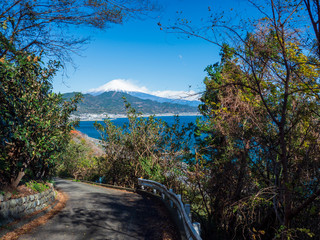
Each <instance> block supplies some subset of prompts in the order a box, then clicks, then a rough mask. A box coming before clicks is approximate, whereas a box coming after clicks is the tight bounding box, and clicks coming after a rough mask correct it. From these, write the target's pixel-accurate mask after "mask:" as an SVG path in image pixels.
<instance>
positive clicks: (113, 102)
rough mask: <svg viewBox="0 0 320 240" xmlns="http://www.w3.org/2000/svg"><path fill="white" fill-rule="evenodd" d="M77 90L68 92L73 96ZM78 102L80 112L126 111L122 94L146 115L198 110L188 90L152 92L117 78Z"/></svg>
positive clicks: (195, 96)
mask: <svg viewBox="0 0 320 240" xmlns="http://www.w3.org/2000/svg"><path fill="white" fill-rule="evenodd" d="M75 94H76V93H65V94H64V97H65V98H70V97H72V96H74V95H75ZM83 95H84V99H83V101H82V102H81V103H80V104H79V105H78V111H77V113H76V114H77V115H83V114H105V113H107V114H114V115H120V114H125V106H124V101H123V99H122V97H125V98H126V99H127V101H128V102H129V103H130V104H131V105H132V107H134V108H135V109H136V110H137V111H139V112H142V113H143V114H146V115H147V114H187V113H193V114H194V113H198V105H199V103H200V101H199V100H198V95H197V94H196V93H195V92H193V91H189V92H185V91H171V90H165V91H154V92H152V91H149V90H148V89H147V88H146V87H139V86H137V85H135V84H133V83H132V82H131V81H130V80H125V79H115V80H112V81H110V82H108V83H106V84H104V85H102V86H100V87H98V88H93V89H90V90H88V91H87V92H85V93H84V94H83Z"/></svg>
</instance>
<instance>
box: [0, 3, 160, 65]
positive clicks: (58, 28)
mask: <svg viewBox="0 0 320 240" xmlns="http://www.w3.org/2000/svg"><path fill="white" fill-rule="evenodd" d="M0 9H1V10H0V40H1V41H0V42H1V45H0V46H1V47H0V58H2V57H3V56H7V58H8V59H10V58H14V57H15V56H16V55H17V54H19V52H21V51H22V52H23V51H28V52H33V53H34V54H35V55H39V54H40V52H42V51H44V53H45V54H46V55H47V56H49V57H56V58H58V59H60V60H65V59H67V60H69V53H70V52H74V53H77V52H78V50H79V49H78V48H79V46H81V44H82V43H84V42H86V41H87V40H88V39H86V38H80V39H78V38H75V37H74V36H72V35H71V34H69V31H68V30H67V29H68V27H71V26H90V27H95V28H99V29H104V28H106V27H109V26H110V25H111V24H121V23H123V22H124V21H125V20H127V19H128V18H130V17H137V16H139V15H140V16H141V15H142V14H145V13H147V12H148V11H151V10H153V9H154V5H152V4H151V2H150V1H149V0H135V1H126V0H125V1H122V0H119V1H108V0H71V1H63V0H49V1H44V0H36V1H33V0H4V1H1V3H0ZM12 46H14V48H13V47H12Z"/></svg>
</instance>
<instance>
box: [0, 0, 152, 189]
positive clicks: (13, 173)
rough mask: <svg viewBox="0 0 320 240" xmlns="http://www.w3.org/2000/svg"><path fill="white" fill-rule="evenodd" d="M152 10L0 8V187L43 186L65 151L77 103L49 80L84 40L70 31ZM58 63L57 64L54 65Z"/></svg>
mask: <svg viewBox="0 0 320 240" xmlns="http://www.w3.org/2000/svg"><path fill="white" fill-rule="evenodd" d="M152 9H153V6H152V5H151V4H150V2H149V1H147V2H145V1H143V0H142V1H140V0H139V1H122V4H118V3H116V2H113V1H112V2H109V1H60V0H58V1H56V0H49V1H41V0H37V1H33V0H4V1H1V2H0V112H1V115H0V188H1V189H2V188H4V187H9V186H11V187H12V188H16V187H17V186H18V184H19V183H20V181H21V180H23V181H25V180H27V179H30V180H45V179H47V178H48V177H50V176H51V175H52V173H53V171H54V170H55V165H56V163H57V160H58V159H59V158H61V153H63V152H65V150H66V148H67V146H68V144H69V139H70V130H71V129H72V126H73V122H71V121H69V117H70V114H71V112H73V111H75V110H76V104H77V103H78V102H79V99H80V96H79V95H75V96H74V97H73V98H72V99H70V100H68V101H65V100H64V99H63V98H62V96H61V95H60V94H55V93H53V92H52V85H51V81H52V78H53V77H54V75H55V74H56V72H57V70H58V69H59V67H60V65H61V64H64V62H63V60H64V61H68V60H70V53H72V52H74V51H75V50H78V49H79V47H81V44H83V43H85V42H86V40H87V39H86V38H81V39H79V38H75V37H74V36H72V35H69V31H67V30H66V29H67V28H68V27H70V26H80V25H84V26H91V27H95V28H99V29H104V28H106V27H107V26H108V25H109V24H116V23H123V22H124V20H125V19H127V18H128V17H134V16H136V14H144V13H146V12H148V11H150V10H152ZM57 60H60V61H61V60H62V62H59V61H57Z"/></svg>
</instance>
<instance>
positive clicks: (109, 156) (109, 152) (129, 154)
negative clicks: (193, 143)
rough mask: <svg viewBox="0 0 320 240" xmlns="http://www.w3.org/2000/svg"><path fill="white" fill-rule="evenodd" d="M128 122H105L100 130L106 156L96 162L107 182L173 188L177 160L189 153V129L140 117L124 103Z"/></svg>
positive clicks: (152, 117) (98, 126)
mask: <svg viewBox="0 0 320 240" xmlns="http://www.w3.org/2000/svg"><path fill="white" fill-rule="evenodd" d="M125 106H126V109H127V117H128V121H129V123H128V124H126V125H124V126H123V127H117V126H115V125H114V124H113V123H112V122H111V121H110V120H109V119H106V120H105V121H104V125H102V124H98V123H95V127H96V128H97V129H98V130H99V131H100V133H101V136H102V142H103V145H104V148H105V152H106V156H105V157H104V158H103V159H100V163H99V164H100V166H102V167H103V171H102V172H103V174H104V175H105V177H106V180H107V182H108V183H111V184H118V185H124V186H134V185H135V184H136V183H137V179H138V178H139V177H142V178H148V179H153V180H156V181H160V182H161V183H165V184H167V185H168V186H173V185H176V177H177V175H176V174H177V173H178V172H179V171H178V170H177V169H179V168H181V164H179V163H181V161H182V159H183V158H184V156H185V154H187V153H189V149H188V141H189V139H188V138H187V133H190V131H189V130H190V128H191V126H181V125H180V124H179V120H178V118H176V123H175V124H174V125H173V126H168V125H167V124H166V123H165V122H163V121H162V120H160V119H157V118H155V117H154V116H150V117H148V118H142V117H141V113H137V112H136V110H135V109H134V108H132V107H131V105H130V104H129V103H128V102H127V101H126V100H125Z"/></svg>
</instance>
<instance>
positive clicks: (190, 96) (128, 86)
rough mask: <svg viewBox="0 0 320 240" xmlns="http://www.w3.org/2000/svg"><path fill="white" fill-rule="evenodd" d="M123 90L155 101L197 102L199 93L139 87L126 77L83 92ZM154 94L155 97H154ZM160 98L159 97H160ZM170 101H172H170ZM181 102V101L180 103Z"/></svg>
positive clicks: (97, 92)
mask: <svg viewBox="0 0 320 240" xmlns="http://www.w3.org/2000/svg"><path fill="white" fill-rule="evenodd" d="M110 91H115V92H125V93H129V94H131V95H134V96H136V97H140V98H143V99H152V100H155V101H161V102H168V100H174V101H180V102H181V101H182V102H184V103H186V102H196V103H195V104H198V102H199V95H198V94H197V93H196V92H195V91H192V90H190V91H188V92H186V91H172V90H166V91H149V90H148V89H147V88H146V87H144V86H143V87H140V86H137V85H135V84H134V83H132V81H130V80H126V79H115V80H112V81H110V82H108V83H106V84H104V85H102V86H100V87H98V88H92V89H90V90H88V91H87V92H85V93H89V94H91V95H99V94H101V93H104V92H110ZM155 96H156V98H154V97H155ZM160 98H161V99H160ZM171 102H172V101H171ZM182 102H181V103H182Z"/></svg>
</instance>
